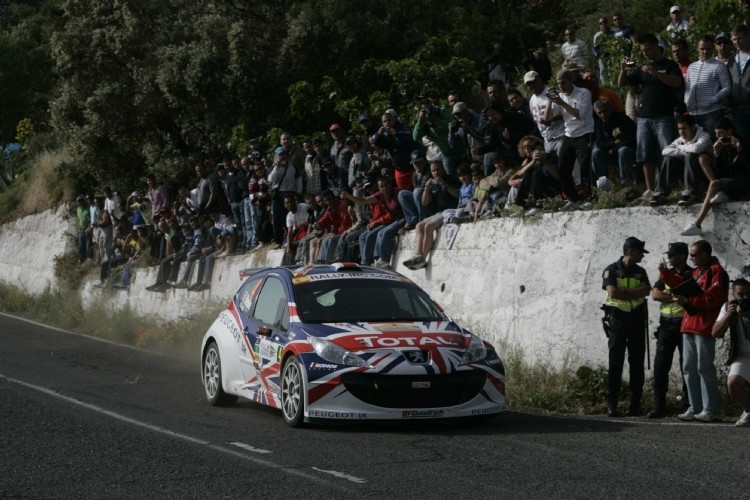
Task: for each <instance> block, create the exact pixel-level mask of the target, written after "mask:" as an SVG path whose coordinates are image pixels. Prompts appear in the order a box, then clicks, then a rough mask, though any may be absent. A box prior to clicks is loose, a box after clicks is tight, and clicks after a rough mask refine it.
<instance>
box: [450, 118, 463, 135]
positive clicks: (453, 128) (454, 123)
mask: <svg viewBox="0 0 750 500" xmlns="http://www.w3.org/2000/svg"><path fill="white" fill-rule="evenodd" d="M449 127H450V129H451V132H454V131H456V130H458V128H459V127H461V124H460V123H459V122H458V120H453V121H452V122H451V123H450V125H449Z"/></svg>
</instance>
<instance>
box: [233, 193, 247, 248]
mask: <svg viewBox="0 0 750 500" xmlns="http://www.w3.org/2000/svg"><path fill="white" fill-rule="evenodd" d="M244 205H245V200H240V201H231V202H229V206H230V207H231V208H232V218H233V219H234V227H235V228H236V231H237V241H239V247H240V248H244V247H245V209H244Z"/></svg>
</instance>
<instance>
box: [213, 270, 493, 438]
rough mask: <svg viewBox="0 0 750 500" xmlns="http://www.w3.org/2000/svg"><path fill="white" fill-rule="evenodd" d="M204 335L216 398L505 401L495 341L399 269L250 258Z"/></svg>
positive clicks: (292, 412)
mask: <svg viewBox="0 0 750 500" xmlns="http://www.w3.org/2000/svg"><path fill="white" fill-rule="evenodd" d="M240 276H241V277H242V278H247V279H246V280H245V281H244V283H243V284H242V286H241V287H240V289H239V291H238V292H237V294H236V295H235V296H234V297H233V299H232V300H231V302H230V303H229V305H228V306H227V308H226V310H225V311H222V313H221V314H219V317H218V318H217V319H216V321H214V323H213V324H212V325H211V327H210V328H209V330H208V331H207V332H206V334H205V336H204V337H203V342H202V346H201V367H202V378H203V387H204V389H205V392H206V398H207V399H208V401H209V403H211V404H212V405H215V406H219V405H231V404H233V403H234V402H235V401H236V399H237V397H243V398H246V399H249V400H251V401H255V402H257V403H261V404H264V405H267V406H271V407H273V408H279V409H281V413H282V415H283V417H284V420H285V422H286V423H287V424H288V425H290V426H293V427H297V426H301V425H302V424H304V423H305V422H313V421H316V420H384V419H403V420H410V419H436V418H453V417H472V416H476V417H487V416H492V415H494V414H497V413H500V412H502V411H503V410H504V409H505V369H504V367H503V363H502V361H501V360H500V358H499V357H498V355H497V353H496V352H495V350H494V348H493V347H492V346H491V345H490V344H488V343H487V342H484V341H482V340H481V339H479V337H477V336H475V335H473V334H471V333H470V332H468V331H466V330H464V329H462V328H461V327H460V326H458V325H457V324H456V323H455V322H454V321H453V320H452V319H451V318H450V317H448V315H447V314H446V313H445V312H444V311H443V309H442V308H441V307H440V306H439V305H438V304H437V303H436V302H434V301H433V300H432V299H431V298H430V297H429V296H428V295H427V294H426V293H425V292H424V291H423V290H422V289H421V288H419V287H418V286H417V285H416V284H414V283H413V282H412V281H410V280H409V279H407V278H406V277H404V276H401V275H400V274H398V273H395V272H392V271H385V270H382V269H376V268H371V267H366V266H359V265H357V264H350V263H337V264H332V265H318V266H305V267H296V268H285V267H278V268H270V269H248V270H245V271H242V272H241V273H240Z"/></svg>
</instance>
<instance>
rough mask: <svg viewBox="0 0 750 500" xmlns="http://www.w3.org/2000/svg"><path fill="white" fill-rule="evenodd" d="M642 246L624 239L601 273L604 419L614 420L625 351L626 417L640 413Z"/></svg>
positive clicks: (646, 286)
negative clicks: (616, 256)
mask: <svg viewBox="0 0 750 500" xmlns="http://www.w3.org/2000/svg"><path fill="white" fill-rule="evenodd" d="M645 246H646V243H645V242H643V241H641V240H639V239H638V238H635V237H633V236H631V237H629V238H628V239H626V240H625V243H624V245H623V249H622V253H623V255H622V257H620V259H618V260H617V262H614V263H612V264H610V265H609V266H607V268H606V269H605V270H604V273H603V274H602V288H603V289H604V290H606V293H607V296H606V300H605V302H604V306H603V307H602V309H604V311H605V312H606V315H605V320H606V323H605V325H606V327H607V328H606V333H607V338H608V345H609V370H608V373H607V387H608V390H609V396H608V399H607V416H609V417H617V416H619V413H618V411H617V402H618V399H619V395H620V385H622V368H623V365H624V364H625V350H626V349H627V351H628V365H630V408H629V409H628V412H627V415H628V416H629V417H632V416H637V415H639V414H640V413H641V396H642V394H643V381H644V378H645V375H644V370H643V361H644V358H645V354H646V324H647V322H648V308H647V306H646V297H647V296H648V294H649V293H650V292H651V284H650V283H649V281H648V275H647V274H646V270H645V269H643V268H642V267H641V266H639V265H638V263H639V262H641V261H642V260H643V256H644V255H645V254H647V253H648V250H646V249H645V248H644V247H645Z"/></svg>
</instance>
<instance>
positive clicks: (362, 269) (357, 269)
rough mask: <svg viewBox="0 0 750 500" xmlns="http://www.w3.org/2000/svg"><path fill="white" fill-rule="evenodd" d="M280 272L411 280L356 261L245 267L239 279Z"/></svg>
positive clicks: (293, 274) (299, 274) (292, 274)
mask: <svg viewBox="0 0 750 500" xmlns="http://www.w3.org/2000/svg"><path fill="white" fill-rule="evenodd" d="M274 271H275V272H281V273H286V274H287V275H288V276H290V277H293V276H311V275H315V274H330V273H352V274H353V273H361V274H362V275H366V274H371V275H381V276H382V275H384V274H386V275H392V276H398V277H399V278H400V279H401V280H403V281H411V280H408V279H407V278H405V277H403V276H402V275H400V274H398V273H396V272H394V271H390V270H386V269H379V268H376V267H370V266H361V265H359V264H357V263H356V262H335V263H333V264H315V265H305V266H278V267H254V268H247V269H243V270H241V271H240V279H245V278H247V277H250V276H255V275H256V274H260V273H262V272H274Z"/></svg>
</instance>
